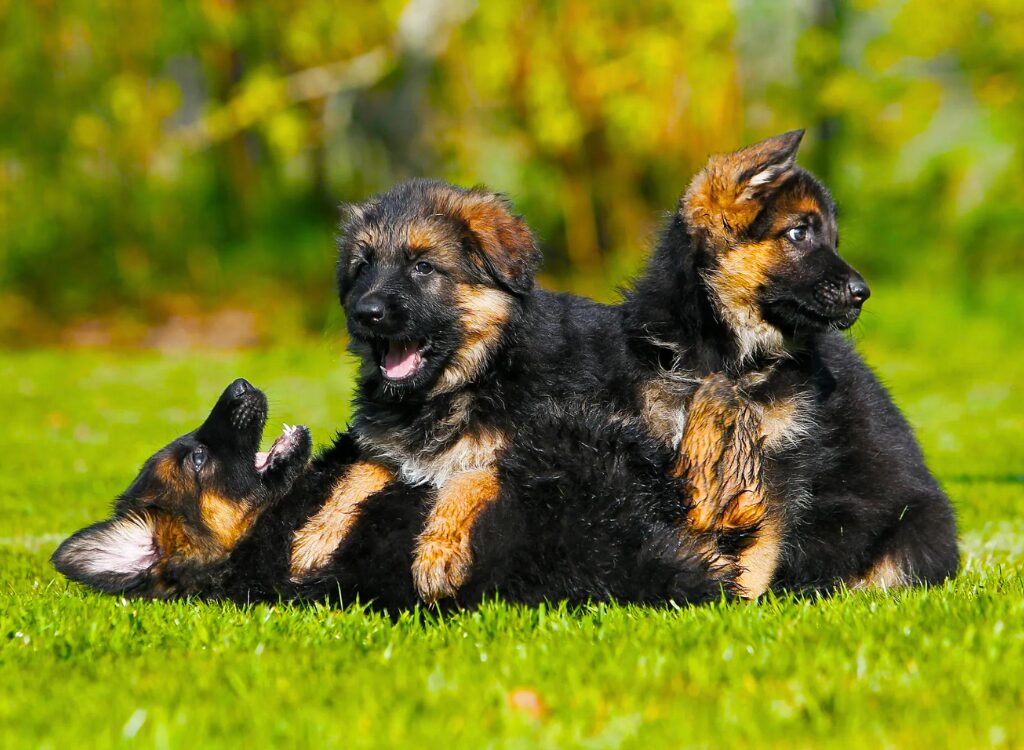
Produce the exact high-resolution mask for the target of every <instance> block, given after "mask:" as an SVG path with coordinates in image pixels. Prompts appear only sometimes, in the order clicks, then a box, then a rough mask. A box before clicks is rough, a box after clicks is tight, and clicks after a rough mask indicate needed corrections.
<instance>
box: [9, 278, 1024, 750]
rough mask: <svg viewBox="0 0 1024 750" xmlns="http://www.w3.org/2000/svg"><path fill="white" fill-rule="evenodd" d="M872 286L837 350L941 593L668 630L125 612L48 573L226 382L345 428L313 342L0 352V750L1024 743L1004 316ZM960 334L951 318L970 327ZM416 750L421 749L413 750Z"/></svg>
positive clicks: (603, 624) (666, 620)
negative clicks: (950, 535)
mask: <svg viewBox="0 0 1024 750" xmlns="http://www.w3.org/2000/svg"><path fill="white" fill-rule="evenodd" d="M1001 299H1002V300H1003V301H1002V302H992V301H990V300H989V301H985V303H984V304H983V305H981V306H980V307H978V306H970V305H966V304H965V303H964V302H963V301H962V300H961V298H959V297H954V298H952V299H950V298H948V297H946V296H945V295H943V294H940V293H938V292H936V291H935V290H924V291H921V292H911V291H906V290H898V289H895V288H892V289H877V290H876V294H875V297H874V298H873V299H872V300H871V301H870V302H869V303H868V308H869V310H868V312H867V314H866V315H865V319H864V320H863V322H862V324H860V325H859V329H858V333H857V334H856V335H857V338H858V339H859V341H860V346H861V348H862V350H863V351H865V353H866V354H867V355H868V357H869V359H870V361H871V362H872V363H873V364H874V365H875V366H876V368H877V369H878V371H879V372H880V373H881V375H882V376H883V377H884V379H885V380H886V382H887V383H889V385H890V386H891V388H892V390H893V392H894V393H895V394H896V397H897V399H898V401H899V403H900V404H901V405H902V406H903V408H904V409H905V411H906V412H907V414H908V416H909V417H910V419H911V420H912V422H913V423H914V424H915V426H916V427H917V428H918V430H919V432H920V436H921V439H922V442H923V443H924V446H925V450H926V452H927V454H928V456H929V459H930V461H931V463H932V465H933V467H934V468H935V470H936V471H937V473H938V474H939V476H940V478H941V479H942V481H943V483H944V484H945V486H946V488H947V490H948V491H949V493H950V494H951V496H952V497H953V499H954V502H955V503H956V505H957V508H958V511H959V514H960V519H961V527H962V539H963V548H964V559H965V571H964V573H963V574H962V575H961V576H960V578H959V579H958V580H957V581H956V582H954V583H951V584H949V585H947V586H945V587H943V588H940V589H935V590H930V591H923V590H919V591H913V592H909V593H880V592H876V593H858V594H850V595H842V596H838V597H836V598H834V599H832V600H830V601H796V600H789V599H786V600H777V601H769V602H766V603H761V604H757V605H744V604H735V605H721V606H712V607H704V608H698V609H691V610H686V611H668V612H665V611H647V610H642V609H633V608H620V607H593V608H584V609H582V610H578V611H566V610H565V609H562V608H558V607H553V608H546V609H545V608H542V609H528V608H521V607H512V606H506V605H502V604H493V605H489V606H487V607H485V608H483V609H482V610H481V611H478V612H472V613H465V614H461V615H457V616H453V617H448V618H446V619H444V620H441V621H438V620H436V619H433V618H430V617H425V616H423V615H414V616H409V617H407V618H405V619H402V620H401V621H399V622H397V623H392V622H390V621H388V620H386V619H383V618H381V617H379V616H376V615H369V614H365V613H364V612H362V611H361V610H359V609H355V608H351V609H349V610H345V611H339V610H330V609H326V608H303V607H294V606H276V607H271V606H258V607H253V608H248V609H242V608H237V607H234V606H231V605H216V604H203V603H196V602H177V603H161V602H139V601H124V600H121V599H117V598H112V597H105V596H100V595H95V594H91V593H87V592H86V591H85V590H83V589H82V588H81V587H79V586H77V585H70V584H68V583H66V582H65V581H64V580H62V579H59V578H57V577H55V574H54V572H53V571H52V570H51V568H50V567H49V564H48V562H47V557H48V555H49V553H50V552H51V551H52V549H53V548H54V546H55V545H56V544H57V542H58V541H59V540H60V539H61V538H62V537H63V536H64V535H66V534H68V533H70V532H72V531H74V530H75V529H77V528H79V527H80V526H83V525H85V524H87V523H89V522H91V521H93V520H97V519H99V518H101V517H103V516H104V515H105V513H106V511H107V510H108V508H109V505H110V503H111V501H112V499H113V498H114V496H115V495H116V494H117V492H119V491H120V490H121V489H122V488H123V487H124V486H125V485H126V484H127V482H128V481H129V480H130V478H131V477H132V475H133V472H134V470H135V468H136V467H137V466H138V465H139V464H140V463H141V462H142V461H143V460H144V459H145V458H146V457H147V456H148V455H149V454H150V453H152V451H153V450H154V449H155V448H157V447H159V446H160V445H162V444H164V443H165V442H167V441H168V440H169V439H170V438H172V437H174V436H175V435H177V434H179V433H181V432H183V431H185V430H187V429H190V428H191V427H193V426H194V425H195V424H196V423H197V422H198V421H199V420H200V419H201V418H202V416H203V415H204V414H205V412H206V411H207V410H208V408H209V406H210V405H211V404H212V403H213V401H214V399H215V398H216V396H217V394H218V393H219V391H220V389H221V388H222V387H223V385H224V384H225V383H227V382H228V381H229V380H231V379H232V378H234V377H236V376H238V375H244V376H246V377H248V378H250V379H251V380H253V381H254V382H255V383H257V384H258V385H260V386H262V387H264V388H265V389H266V390H267V391H268V392H269V394H270V396H271V401H272V410H273V415H272V419H274V420H276V421H278V422H281V421H283V422H289V423H293V422H303V423H305V424H308V425H310V426H311V427H312V428H313V431H314V435H315V436H316V437H317V438H318V439H319V440H321V441H324V440H327V439H328V438H329V437H330V435H331V433H332V430H334V429H337V428H341V427H343V426H344V424H345V420H346V417H347V414H348V406H347V401H348V398H349V395H350V392H351V373H352V367H351V363H350V362H348V359H347V357H346V356H345V355H343V354H342V353H341V350H340V347H339V346H338V345H337V344H336V343H334V342H333V341H330V340H329V339H325V340H324V341H323V342H319V343H318V342H313V343H311V344H309V345H306V346H301V347H299V346H297V347H295V348H293V349H291V350H275V351H273V352H257V353H253V352H248V353H241V354H230V355H222V354H202V353H187V354H175V355H160V354H155V353H131V352H76V353H66V352H55V351H50V352H34V353H6V354H0V383H2V387H0V410H2V413H3V415H4V417H5V424H6V427H5V429H4V430H3V431H2V432H0V467H2V470H0V513H2V516H0V518H2V520H0V557H2V559H0V565H2V570H3V581H4V584H3V586H4V592H3V593H4V598H3V601H2V604H0V635H2V640H0V747H5V748H14V747H24V746H49V747H57V748H63V747H86V746H88V747H96V746H101V747H105V746H113V745H120V744H131V743H138V744H141V745H143V746H157V747H193V746H236V747H240V746H264V745H274V744H284V743H288V744H291V745H306V746H318V745H323V744H336V745H339V746H344V747H363V746H367V747H368V746H392V747H395V746H410V747H419V746H425V745H427V746H434V747H438V748H442V747H448V746H452V745H458V746H463V747H483V746H520V747H534V746H537V745H543V746H549V747H564V746H584V747H595V748H597V747H619V746H626V747H633V746H637V747H639V746H641V745H643V746H653V747H660V746H690V745H692V746H701V747H736V746H743V745H751V746H752V745H757V746H766V745H767V746H780V747H790V746H811V745H813V746H836V747H839V746H844V747H845V746H849V745H851V744H860V745H862V746H865V747H879V746H891V747H947V746H948V747H972V746H973V747H977V746H989V745H992V746H1000V745H1009V746H1013V745H1020V744H1021V743H1024V679H1022V677H1021V675H1022V674H1024V578H1022V576H1021V574H1020V566H1021V564H1022V563H1024V447H1022V443H1024V406H1022V404H1021V400H1022V397H1024V351H1021V347H1020V344H1019V335H1018V331H1017V330H1016V328H1017V326H1018V323H1019V318H1020V310H1019V309H1017V308H1016V307H1015V306H1014V304H1013V303H1012V301H1007V300H1010V299H1011V298H1010V297H1005V298H1001ZM967 310H973V312H967ZM428 743H429V745H428Z"/></svg>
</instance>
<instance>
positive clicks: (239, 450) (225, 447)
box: [52, 379, 312, 596]
mask: <svg viewBox="0 0 1024 750" xmlns="http://www.w3.org/2000/svg"><path fill="white" fill-rule="evenodd" d="M266 418H267V399H266V396H264V395H263V393H262V392H261V391H260V390H258V389H257V388H255V387H254V386H252V385H251V384H250V383H249V382H248V381H246V380H243V379H238V380H236V381H235V382H233V383H232V384H231V385H229V386H228V387H227V389H225V391H224V393H223V394H222V395H221V397H220V399H219V400H218V401H217V404H216V406H214V407H213V411H211V412H210V416H209V417H207V419H206V421H205V422H203V424H202V425H200V426H199V427H198V428H197V429H195V430H193V431H192V432H190V433H188V434H187V435H182V436H181V437H179V438H178V439H177V440H175V441H173V442H172V443H171V444H170V445H168V446H166V447H165V448H163V449H162V450H160V451H158V452H157V453H156V454H155V455H154V456H152V457H151V458H150V459H149V460H148V461H146V463H145V465H144V466H143V467H142V470H141V471H140V472H139V474H138V476H137V477H136V478H135V481H134V482H132V483H131V485H130V486H129V487H128V489H127V490H125V492H124V493H123V494H122V495H121V496H120V498H118V500H117V504H116V506H115V508H114V516H113V518H110V519H108V520H106V521H101V522H100V523H97V524H94V525H92V526H89V527H87V528H85V529H82V530H81V531H79V532H77V533H76V534H74V535H73V536H71V537H70V538H69V539H67V540H66V541H65V542H64V543H63V544H61V545H60V546H59V547H58V548H57V550H56V552H54V553H53V558H52V562H53V565H54V567H56V568H57V570H58V571H60V572H61V573H63V574H64V575H65V576H67V577H68V578H71V579H72V580H75V581H79V582H81V583H85V584H87V585H89V586H91V587H92V588H95V589H98V590H100V591H105V592H110V593H130V594H135V595H140V596H172V595H175V594H182V593H191V591H190V588H189V581H190V580H191V579H192V578H193V577H194V576H196V575H197V574H198V573H199V572H200V571H201V570H202V569H203V568H204V566H208V565H210V564H212V563H216V562H219V561H221V560H223V559H225V558H226V557H227V556H228V554H229V553H230V552H231V550H232V549H234V547H235V546H236V545H237V544H238V542H239V541H240V540H241V539H242V537H243V536H244V535H245V534H246V532H248V530H249V529H250V528H251V526H252V524H253V523H254V522H255V520H256V519H257V518H258V516H259V514H260V513H261V512H262V511H263V510H264V509H265V508H266V507H268V506H269V505H270V504H271V503H272V502H274V501H276V500H278V499H279V498H280V497H281V496H283V495H284V494H285V493H286V492H287V491H288V489H289V488H290V487H291V485H292V483H293V482H294V481H295V478H296V477H297V476H298V475H299V473H300V471H301V470H302V468H303V467H304V466H305V464H306V462H307V461H308V459H309V454H310V450H311V447H312V444H311V441H310V436H309V431H308V430H307V429H306V428H305V427H286V428H285V430H284V432H283V434H282V435H281V436H280V437H278V438H277V440H276V441H275V442H274V444H273V446H272V447H271V448H270V450H269V451H262V452H261V451H259V442H260V438H261V436H262V434H263V427H264V424H265V423H266Z"/></svg>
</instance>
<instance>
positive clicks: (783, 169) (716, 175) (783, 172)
mask: <svg viewBox="0 0 1024 750" xmlns="http://www.w3.org/2000/svg"><path fill="white" fill-rule="evenodd" d="M803 136H804V131H803V130H791V131H789V132H788V133H783V134H782V135H776V136H773V137H772V138H768V139H766V140H763V141H760V142H758V143H755V144H753V145H750V146H747V147H746V148H741V149H740V150H739V151H733V152H732V153H730V154H719V155H716V156H712V157H711V158H710V159H709V160H708V163H707V166H705V167H704V169H703V170H702V171H701V172H700V173H699V174H698V175H697V176H696V177H694V178H693V181H692V182H691V183H690V186H689V188H688V189H687V191H686V194H685V195H684V196H683V198H682V199H681V200H680V202H679V208H680V211H681V212H682V213H683V216H684V218H686V219H687V221H689V222H690V223H691V224H694V225H696V226H703V227H706V228H719V227H721V226H725V227H727V228H731V229H742V228H743V227H744V226H746V225H748V224H749V223H750V222H751V221H753V219H754V217H755V216H756V215H757V210H758V206H757V203H758V201H760V200H763V199H764V198H765V197H766V196H767V195H768V194H769V193H771V191H772V190H774V189H775V188H777V187H778V186H779V185H781V184H782V183H783V182H784V181H785V179H786V178H787V177H788V176H789V174H790V173H791V171H792V169H793V165H794V162H795V161H796V152H797V149H799V148H800V141H801V140H802V139H803Z"/></svg>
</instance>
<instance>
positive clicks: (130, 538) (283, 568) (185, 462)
mask: <svg viewBox="0 0 1024 750" xmlns="http://www.w3.org/2000/svg"><path fill="white" fill-rule="evenodd" d="M266 416H267V401H266V398H265V397H264V395H263V393H262V392H261V391H259V390H258V389H257V388H255V387H254V386H252V385H251V384H250V383H249V382H248V381H245V380H236V381H235V382H234V383H232V384H231V385H229V386H228V387H227V389H225V391H224V393H223V395H222V396H221V397H220V399H219V400H218V402H217V404H216V405H215V406H214V408H213V410H212V411H211V412H210V415H209V417H207V419H206V420H205V421H204V422H203V424H202V425H201V426H200V427H199V428H197V429H196V430H193V431H192V432H189V433H187V434H186V435H182V436H181V437H179V438H177V439H175V440H173V441H172V442H171V443H169V444H168V445H167V446H165V447H164V448H162V449H160V450H159V451H157V452H156V453H155V454H154V455H153V456H152V457H151V458H150V459H149V460H148V461H147V462H146V463H145V465H144V466H143V468H142V470H141V471H140V472H139V474H138V476H137V477H136V478H135V480H134V481H133V482H132V483H131V485H130V486H129V487H128V489H127V490H125V492H124V493H122V495H121V497H120V498H119V499H118V501H117V504H116V506H115V508H114V514H113V517H112V518H110V519H108V520H105V521H102V522H100V523H97V524H93V525H92V526H89V527H87V528H85V529H82V530H81V531H79V532H77V533H75V534H73V535H72V536H71V537H70V538H68V539H67V540H65V541H64V542H63V543H62V544H61V545H60V546H59V547H58V548H57V550H56V551H55V552H54V554H53V558H52V560H53V564H54V566H55V567H56V568H57V570H58V571H60V572H61V573H63V574H64V575H65V576H67V577H68V578H70V579H72V580H75V581H78V582H81V583H84V584H86V585H88V586H90V587H92V588H94V589H96V590H99V591H102V592H105V593H112V594H124V595H128V596H140V597H149V598H177V597H184V596H198V597H203V598H215V599H230V600H233V601H236V602H240V603H248V602H252V601H279V600H282V599H285V600H295V601H316V602H323V601H333V602H341V603H349V602H352V601H355V600H357V599H358V600H361V601H362V602H363V603H365V604H366V605H369V606H372V607H374V608H375V609H381V610H384V611H388V612H391V613H395V614H397V613H398V612H400V611H403V610H406V609H409V608H412V607H415V606H416V605H417V604H418V603H419V602H420V601H421V599H420V597H419V595H418V592H417V590H416V587H415V586H414V584H413V577H412V560H413V553H414V549H415V547H416V540H417V535H418V534H419V533H420V532H421V530H422V528H423V525H424V522H425V519H426V514H427V512H428V509H429V508H430V504H431V497H430V494H431V493H430V490H429V488H428V487H426V486H424V485H411V484H409V483H406V482H402V481H396V482H392V483H390V484H389V485H387V486H386V487H384V488H382V489H381V490H379V491H377V492H374V493H372V494H371V495H370V496H369V497H367V498H366V499H365V500H364V501H363V503H362V504H361V506H360V513H359V514H358V517H357V518H354V519H351V520H350V525H349V529H348V533H346V535H345V539H344V540H343V542H342V543H340V544H339V545H338V547H337V548H336V549H335V550H333V551H332V553H331V555H330V559H329V561H328V562H327V563H325V564H324V565H323V566H320V567H319V568H318V569H317V571H316V572H315V573H313V574H311V575H308V576H305V577H303V578H302V580H301V581H295V580H293V577H292V571H291V557H292V535H293V534H294V532H295V531H296V529H300V528H303V527H304V526H306V525H307V524H308V523H309V522H310V521H311V520H312V519H314V518H315V517H316V516H317V515H318V514H319V512H320V510H321V508H322V507H323V505H324V503H326V502H329V501H330V500H331V498H332V497H333V495H334V494H335V493H336V491H337V487H338V486H339V483H340V482H344V481H346V479H345V478H346V477H347V476H349V472H350V470H351V469H352V467H353V466H354V465H355V463H356V462H357V461H358V460H359V449H358V448H357V446H356V445H355V443H354V441H353V440H352V437H351V436H350V435H347V434H342V435H339V436H338V437H337V438H336V439H335V440H334V442H333V443H332V444H331V445H329V446H327V447H325V448H324V449H322V450H321V451H319V452H318V453H317V454H316V455H315V456H314V457H313V458H312V459H311V460H310V436H309V432H308V430H306V428H304V427H287V426H286V427H285V429H284V431H283V432H282V434H281V435H280V436H279V437H278V438H277V439H276V440H275V441H274V443H273V445H271V447H270V448H269V449H268V450H266V451H259V450H258V446H259V440H260V436H261V435H262V433H263V428H264V424H265V422H266ZM672 460H673V455H672V453H671V452H670V451H666V450H664V449H662V448H661V446H659V445H658V444H657V443H656V442H654V441H652V440H651V438H650V437H649V436H648V435H647V434H646V431H645V430H643V429H642V426H641V425H639V424H636V423H631V422H629V421H622V420H613V421H609V419H608V417H607V415H606V414H604V413H603V412H602V410H600V409H593V408H586V407H581V408H578V409H576V408H573V407H571V406H568V407H565V406H563V407H557V408H555V409H546V410H544V411H542V412H539V413H537V414H536V415H534V417H533V418H532V419H530V420H528V422H527V423H526V424H524V426H523V429H522V430H520V431H519V432H518V433H517V434H515V435H513V436H511V438H510V444H509V446H508V449H507V450H506V451H505V452H504V453H503V455H502V456H501V457H500V459H499V460H498V462H497V465H496V467H495V471H496V473H497V475H498V476H499V477H500V484H501V486H502V492H501V493H500V495H499V496H498V497H496V498H494V501H493V502H492V503H490V504H489V505H488V507H487V508H486V509H485V510H483V511H482V512H481V513H480V514H479V518H478V519H477V523H476V528H475V529H474V538H473V546H474V557H475V561H474V564H473V566H472V569H471V571H470V573H469V574H468V579H467V581H466V583H465V586H464V587H463V589H462V590H461V591H460V599H459V604H460V605H462V604H476V603H479V602H480V601H482V600H484V599H485V598H489V597H491V596H494V595H495V594H499V595H501V596H503V597H505V598H508V599H510V600H512V601H519V602H526V603H536V602H540V601H545V600H547V601H570V602H575V603H580V602H586V601H608V600H610V599H615V600H618V601H621V602H630V603H635V604H660V605H668V604H670V603H671V604H676V605H683V604H691V603H699V602H704V601H709V600H715V599H719V598H720V597H722V596H723V595H728V594H729V593H730V592H731V590H732V580H731V577H730V575H729V572H728V571H726V570H722V569H720V568H719V567H718V566H716V565H715V564H714V561H713V560H712V559H710V558H708V557H707V556H706V555H705V554H704V552H703V551H702V548H703V545H699V544H698V543H697V540H696V539H695V538H694V537H693V536H692V535H689V534H686V533H682V534H681V533H679V528H680V526H684V525H685V508H684V507H682V506H681V505H680V503H679V500H678V494H679V490H678V489H676V488H674V487H672V486H671V483H667V482H666V481H665V477H666V475H667V473H668V467H669V466H670V465H671V462H672Z"/></svg>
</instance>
